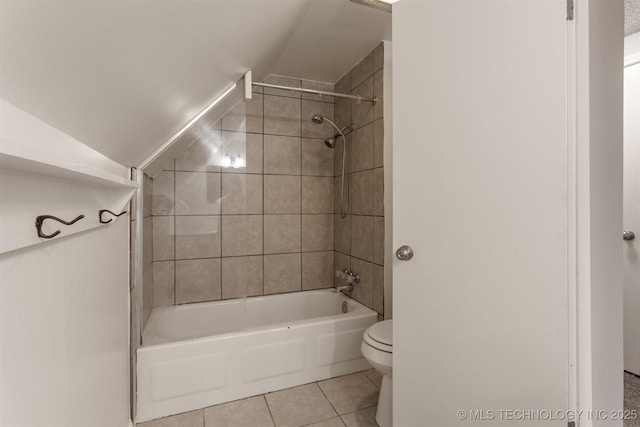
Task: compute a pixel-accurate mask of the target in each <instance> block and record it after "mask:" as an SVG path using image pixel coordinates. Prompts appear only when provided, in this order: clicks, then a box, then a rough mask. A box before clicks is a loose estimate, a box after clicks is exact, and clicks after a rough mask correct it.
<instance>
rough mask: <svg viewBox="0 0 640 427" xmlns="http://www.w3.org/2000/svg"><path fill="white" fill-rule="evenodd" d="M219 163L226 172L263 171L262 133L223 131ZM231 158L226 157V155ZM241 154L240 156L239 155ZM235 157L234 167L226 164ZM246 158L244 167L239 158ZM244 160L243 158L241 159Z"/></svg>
mask: <svg viewBox="0 0 640 427" xmlns="http://www.w3.org/2000/svg"><path fill="white" fill-rule="evenodd" d="M217 155H218V160H217V164H219V165H221V166H222V168H221V170H222V172H226V173H262V135H260V134H254V133H244V132H222V148H221V149H220V152H219V153H218V154H217ZM227 156H228V157H229V159H226V157H227ZM238 156H240V157H238ZM231 157H233V158H234V164H235V166H234V167H227V166H225V165H226V164H228V163H227V162H230V161H231ZM236 159H244V163H245V165H244V167H238V163H237V162H238V160H236ZM240 161H242V160H240Z"/></svg>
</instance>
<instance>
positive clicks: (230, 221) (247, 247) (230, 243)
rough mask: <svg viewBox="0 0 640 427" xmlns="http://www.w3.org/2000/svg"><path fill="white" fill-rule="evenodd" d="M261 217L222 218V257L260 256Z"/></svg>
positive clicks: (226, 216) (229, 216)
mask: <svg viewBox="0 0 640 427" xmlns="http://www.w3.org/2000/svg"><path fill="white" fill-rule="evenodd" d="M262 230H263V228H262V215H225V216H223V217H222V256H224V257H226V256H242V255H260V254H262V238H263V233H262Z"/></svg>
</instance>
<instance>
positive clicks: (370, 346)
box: [361, 320, 393, 427]
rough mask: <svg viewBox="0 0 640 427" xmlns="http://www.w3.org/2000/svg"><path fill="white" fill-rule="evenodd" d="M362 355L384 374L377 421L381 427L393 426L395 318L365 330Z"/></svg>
mask: <svg viewBox="0 0 640 427" xmlns="http://www.w3.org/2000/svg"><path fill="white" fill-rule="evenodd" d="M363 338H364V339H363V340H362V347H361V351H362V355H363V356H364V358H365V359H367V361H368V362H369V363H370V364H371V366H373V367H374V368H375V370H376V371H378V372H380V373H381V374H382V385H381V386H380V396H379V397H378V410H377V412H376V422H377V423H378V425H379V426H380V427H391V425H392V424H393V412H392V406H391V405H392V403H391V402H392V393H393V390H392V386H391V378H392V375H391V374H392V366H393V339H392V338H393V320H384V321H382V322H378V323H375V324H373V325H371V326H370V327H369V328H368V329H367V330H366V331H364V334H363Z"/></svg>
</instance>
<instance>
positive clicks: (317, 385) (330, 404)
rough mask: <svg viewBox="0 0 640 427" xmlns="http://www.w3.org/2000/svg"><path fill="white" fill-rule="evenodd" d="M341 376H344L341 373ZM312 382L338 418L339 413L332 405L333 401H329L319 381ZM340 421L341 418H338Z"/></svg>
mask: <svg viewBox="0 0 640 427" xmlns="http://www.w3.org/2000/svg"><path fill="white" fill-rule="evenodd" d="M342 376H344V375H342ZM336 378H339V377H336ZM329 379H333V378H329ZM323 381H327V380H323ZM314 384H315V385H316V387H318V389H319V390H320V393H322V395H323V396H324V398H325V399H326V401H327V402H329V406H331V409H333V412H335V413H336V415H337V416H338V418H340V414H339V413H338V410H337V409H336V408H335V406H333V403H331V401H330V400H329V398H328V397H327V395H326V393H325V392H324V390H323V389H322V387H320V381H316V382H314ZM331 418H333V417H331ZM331 418H327V420H329V419H331ZM324 421H326V420H324ZM340 421H342V418H340ZM343 424H344V422H343Z"/></svg>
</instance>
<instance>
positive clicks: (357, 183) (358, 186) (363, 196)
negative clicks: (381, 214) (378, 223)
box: [349, 170, 373, 215]
mask: <svg viewBox="0 0 640 427" xmlns="http://www.w3.org/2000/svg"><path fill="white" fill-rule="evenodd" d="M349 183H350V190H351V191H350V192H349V198H350V202H351V212H352V213H354V214H358V215H371V213H372V210H373V170H368V171H364V172H358V173H354V174H351V175H349Z"/></svg>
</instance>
